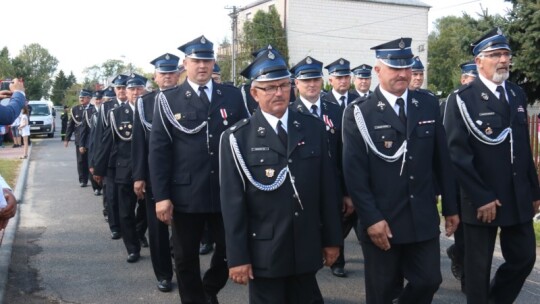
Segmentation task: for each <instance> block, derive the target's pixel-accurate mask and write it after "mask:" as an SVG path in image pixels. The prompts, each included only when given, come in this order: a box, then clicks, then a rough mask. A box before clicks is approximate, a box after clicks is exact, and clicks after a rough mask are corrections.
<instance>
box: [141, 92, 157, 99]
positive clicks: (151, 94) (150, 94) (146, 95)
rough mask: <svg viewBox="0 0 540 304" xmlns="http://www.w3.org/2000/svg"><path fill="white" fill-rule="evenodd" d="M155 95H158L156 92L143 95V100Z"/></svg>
mask: <svg viewBox="0 0 540 304" xmlns="http://www.w3.org/2000/svg"><path fill="white" fill-rule="evenodd" d="M155 94H156V91H151V92H148V93H146V94H143V95H141V98H148V97H150V96H153V95H155Z"/></svg>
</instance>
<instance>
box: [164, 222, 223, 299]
mask: <svg viewBox="0 0 540 304" xmlns="http://www.w3.org/2000/svg"><path fill="white" fill-rule="evenodd" d="M205 221H206V222H208V228H209V229H210V233H211V234H212V236H213V237H214V240H215V242H216V248H215V250H214V254H213V256H212V260H211V262H210V268H209V269H208V270H207V271H206V273H205V274H204V275H203V278H202V280H201V269H200V260H199V242H200V240H201V236H202V233H203V230H204V223H205ZM172 228H173V229H172V241H173V248H174V263H175V266H176V278H177V280H178V292H179V293H180V299H181V301H182V303H183V304H188V303H189V304H191V303H206V298H205V293H206V294H209V295H217V293H218V292H219V291H220V290H221V289H222V288H223V287H224V286H225V284H226V283H227V279H228V277H229V269H228V267H227V261H226V256H225V231H224V227H223V218H222V216H221V213H182V212H174V214H173V222H172Z"/></svg>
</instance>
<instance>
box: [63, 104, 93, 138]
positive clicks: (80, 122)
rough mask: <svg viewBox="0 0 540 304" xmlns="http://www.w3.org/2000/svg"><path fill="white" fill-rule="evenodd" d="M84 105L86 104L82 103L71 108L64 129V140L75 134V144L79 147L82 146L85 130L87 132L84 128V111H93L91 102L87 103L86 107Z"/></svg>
mask: <svg viewBox="0 0 540 304" xmlns="http://www.w3.org/2000/svg"><path fill="white" fill-rule="evenodd" d="M85 107H86V106H83V105H76V106H73V107H72V108H71V117H70V119H69V122H68V126H67V131H66V140H69V139H70V138H71V135H72V134H75V145H77V146H81V147H84V142H83V139H84V137H85V132H87V130H86V128H85V119H86V115H87V114H86V112H88V111H90V112H92V111H95V108H94V105H92V104H88V108H87V109H85Z"/></svg>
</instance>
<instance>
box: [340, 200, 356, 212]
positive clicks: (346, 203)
mask: <svg viewBox="0 0 540 304" xmlns="http://www.w3.org/2000/svg"><path fill="white" fill-rule="evenodd" d="M341 212H342V213H343V216H344V217H349V216H350V215H351V214H353V212H354V205H353V202H352V199H351V197H350V196H344V197H343V207H342V208H341Z"/></svg>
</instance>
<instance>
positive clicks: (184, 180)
mask: <svg viewBox="0 0 540 304" xmlns="http://www.w3.org/2000/svg"><path fill="white" fill-rule="evenodd" d="M172 183H173V184H175V185H189V184H191V175H190V174H189V173H175V174H174V176H173V180H172Z"/></svg>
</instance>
